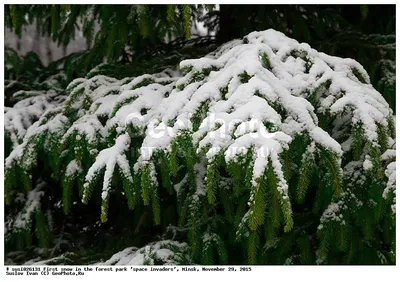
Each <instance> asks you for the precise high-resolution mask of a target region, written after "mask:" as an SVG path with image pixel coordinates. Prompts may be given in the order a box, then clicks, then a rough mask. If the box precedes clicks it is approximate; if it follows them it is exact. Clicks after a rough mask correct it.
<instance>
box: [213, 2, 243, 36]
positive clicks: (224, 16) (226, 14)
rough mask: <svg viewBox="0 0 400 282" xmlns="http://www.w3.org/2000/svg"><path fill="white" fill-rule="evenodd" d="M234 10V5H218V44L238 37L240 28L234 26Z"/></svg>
mask: <svg viewBox="0 0 400 282" xmlns="http://www.w3.org/2000/svg"><path fill="white" fill-rule="evenodd" d="M234 10H235V5H220V6H219V30H218V33H217V42H218V44H221V43H224V42H227V41H229V40H231V39H234V38H238V37H239V34H240V30H238V28H237V26H236V19H235V17H234Z"/></svg>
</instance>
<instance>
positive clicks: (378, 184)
mask: <svg viewBox="0 0 400 282" xmlns="http://www.w3.org/2000/svg"><path fill="white" fill-rule="evenodd" d="M180 68H181V70H182V71H183V73H184V75H180V74H179V73H178V72H173V71H171V70H166V71H164V72H162V73H158V74H153V75H149V74H145V75H142V76H139V77H135V78H124V79H122V80H117V79H114V78H109V77H105V76H102V75H97V76H94V77H91V78H79V79H76V80H74V81H73V82H71V84H70V85H69V86H68V87H67V92H68V93H70V94H69V97H68V99H67V101H66V102H65V103H63V104H62V105H60V106H59V107H57V108H55V109H52V110H50V111H48V112H47V113H46V114H44V115H43V116H42V117H41V118H40V119H39V121H37V122H36V123H35V124H33V125H32V126H30V127H29V128H28V130H27V133H26V134H25V136H24V138H23V141H22V143H21V144H20V145H18V146H17V147H15V149H14V151H13V152H12V153H11V154H10V156H9V157H8V158H7V159H6V180H5V182H6V187H7V189H6V195H7V197H8V199H9V200H8V201H7V203H8V204H11V203H12V198H13V197H14V196H15V193H16V191H18V190H19V184H18V183H13V180H12V176H11V175H12V172H13V171H15V170H16V169H20V168H23V169H25V170H26V171H29V170H30V169H32V168H33V167H35V165H37V159H38V158H39V156H38V154H42V156H40V158H41V159H43V158H48V159H54V160H55V161H53V162H54V164H52V165H51V169H52V171H53V172H54V173H55V177H58V178H61V177H63V179H64V183H66V185H64V189H65V190H66V191H65V192H64V197H70V195H71V194H72V193H74V192H73V191H72V190H71V191H70V190H69V189H73V187H74V185H71V183H72V182H73V181H77V182H78V183H80V184H78V185H81V187H80V188H79V191H80V196H81V197H82V201H83V202H84V203H87V202H88V201H89V200H90V196H91V195H92V193H94V192H95V191H97V190H98V189H95V187H96V185H97V184H96V183H97V180H99V179H103V184H102V185H100V186H102V189H101V198H102V206H101V219H102V221H103V222H104V221H106V220H107V211H108V210H109V201H108V200H109V195H110V194H112V193H117V192H118V189H121V188H119V187H123V188H122V191H119V192H123V193H124V194H125V196H126V198H127V200H128V205H129V207H130V208H134V207H135V205H136V204H143V205H145V206H147V205H150V206H151V207H152V209H153V217H154V222H155V224H160V222H161V221H162V220H163V218H162V217H161V215H160V213H161V211H162V208H163V204H162V199H161V198H160V195H161V192H162V191H161V189H164V188H165V189H167V190H168V192H169V195H171V193H172V194H174V193H173V192H174V190H175V192H176V195H172V196H170V197H176V198H177V199H178V201H179V203H180V204H181V205H182V209H181V213H180V217H181V219H180V222H181V224H182V225H187V227H188V230H189V231H188V241H189V245H190V246H191V250H192V252H193V257H194V258H199V257H200V254H201V249H200V248H199V246H201V245H203V246H208V245H207V244H209V243H207V242H209V241H210V240H211V239H210V237H207V236H206V235H205V234H206V233H205V232H211V233H210V234H214V233H215V232H217V231H216V230H218V228H217V226H218V224H221V222H224V220H225V221H226V220H227V221H228V222H229V224H230V225H229V226H230V227H229V228H230V229H229V230H231V231H232V234H235V235H234V237H236V240H247V241H248V250H247V252H248V259H249V262H251V263H257V262H260V259H259V258H258V257H257V254H259V253H261V252H259V250H260V248H261V247H262V246H261V243H260V241H261V238H264V239H268V242H272V241H273V238H275V237H280V236H281V235H279V234H280V233H281V227H283V231H284V232H285V233H288V234H303V233H301V232H304V230H303V229H302V227H301V226H296V224H297V223H296V214H295V211H294V210H293V206H294V205H297V204H298V203H303V202H304V201H306V202H310V197H315V198H314V199H313V200H311V202H313V210H314V212H315V213H316V214H317V215H320V216H321V217H320V221H321V225H320V227H319V228H318V238H319V240H320V242H321V246H320V248H319V250H318V254H319V255H318V260H319V262H322V261H324V260H325V258H326V257H327V256H328V255H329V248H330V246H331V243H332V241H333V240H332V238H333V237H334V236H332V234H331V230H332V228H333V227H332V226H334V224H335V222H337V223H338V224H339V225H340V226H342V225H343V224H342V222H346V220H353V221H355V222H356V224H357V226H359V227H360V228H361V230H363V234H364V237H365V240H367V241H368V240H370V239H371V232H375V231H371V230H372V228H373V223H375V224H376V223H377V222H379V220H380V219H381V217H382V213H383V209H384V208H385V207H383V206H382V208H381V206H380V205H385V204H386V201H385V199H384V198H388V196H387V195H389V194H391V195H392V194H393V193H395V192H393V191H394V183H395V177H394V173H393V171H394V168H393V167H394V166H395V165H393V164H389V165H388V166H387V168H386V170H385V169H384V165H385V164H384V162H383V160H382V154H383V153H385V151H386V150H387V149H388V148H390V147H392V146H393V144H394V143H395V132H394V119H393V113H392V110H391V109H390V108H389V106H388V104H387V103H386V101H385V100H384V98H383V97H382V95H381V94H380V93H379V92H377V91H376V90H375V89H374V88H373V87H372V86H371V84H369V77H368V75H367V73H366V71H365V70H364V69H363V67H362V66H361V65H360V64H359V63H357V62H356V61H354V60H351V59H342V58H337V57H331V56H329V55H326V54H323V53H319V52H317V51H316V50H314V49H312V48H311V47H310V46H309V45H307V44H305V43H298V42H297V41H295V40H293V39H290V38H287V37H286V36H284V35H283V34H282V33H279V32H276V31H274V30H267V31H262V32H253V33H251V34H249V35H248V36H246V37H245V38H244V40H234V41H231V42H229V43H227V44H225V45H223V46H222V47H220V48H219V49H218V50H216V51H215V52H213V53H211V54H209V55H207V56H205V57H203V58H200V59H194V60H184V61H182V62H181V63H180ZM52 140H58V141H60V140H61V142H58V141H54V142H53V141H52ZM39 152H40V153H39ZM55 152H56V153H55ZM55 154H56V155H57V156H55ZM115 172H117V173H115ZM117 174H119V177H117V176H116V175H117ZM352 174H357V175H358V176H359V178H360V179H362V180H359V181H360V182H356V183H354V181H355V179H356V178H355V177H353V178H352V177H347V175H352ZM227 178H229V179H230V180H231V183H230V184H229V185H228V188H226V187H227V185H224V184H223V183H226V181H225V180H226V179H227ZM364 178H365V179H364ZM118 179H119V180H118ZM313 179H314V180H315V179H316V181H313ZM357 179H358V178H357ZM114 181H122V182H118V183H122V185H113V183H114ZM382 185H383V186H386V189H385V191H383V188H382V187H383V186H382ZM172 188H175V189H172ZM310 190H311V191H310ZM365 190H367V192H366V191H365ZM293 192H294V193H293ZM293 194H294V195H293ZM314 195H315V196H314ZM392 198H393V197H392ZM355 199H356V200H357V203H358V202H360V203H361V205H362V206H363V207H365V208H359V205H352V204H350V205H347V204H345V203H346V201H354V200H355ZM361 199H362V200H361ZM365 199H367V200H365ZM371 201H373V202H374V203H372V202H371ZM69 203H70V201H69V200H68V199H64V205H70V204H69ZM345 206H346V208H344V209H345V210H349V212H348V215H346V216H344V215H342V217H344V219H343V220H342V217H341V216H340V215H336V212H339V211H341V210H343V208H342V207H345ZM392 206H393V204H392ZM221 207H223V209H222V210H223V215H224V216H225V217H226V218H227V219H221V212H220V210H221V209H220V208H221ZM110 208H112V207H110ZM392 208H393V207H392ZM393 209H394V208H393ZM64 211H65V212H68V211H69V207H68V208H65V209H64ZM217 211H219V212H217ZM370 212H374V213H377V215H376V219H375V222H369V221H368V220H369V217H368V215H369V214H370ZM359 213H361V216H359ZM363 215H365V216H363ZM210 226H214V227H212V229H213V230H212V231H210V230H209V228H210ZM329 226H330V227H329ZM344 226H345V228H344V229H346V228H349V227H348V226H347V225H346V224H344ZM325 227H329V228H325ZM331 227H332V228H331ZM264 229H266V231H265V234H266V235H261V233H263V232H262V231H261V230H264ZM389 229H390V228H389ZM315 232H316V230H315ZM343 232H344V233H343V234H344V235H343V242H341V243H340V248H339V250H340V251H342V252H345V253H346V255H348V257H347V259H348V261H349V262H351V259H352V258H353V255H352V253H351V252H352V251H354V249H351V248H349V245H350V244H353V243H354V244H355V241H354V240H353V239H351V240H352V241H350V239H349V240H347V239H345V237H346V236H347V235H348V234H349V233H351V231H348V230H347V231H346V230H344V231H343ZM346 232H347V233H346ZM346 234H347V235H346ZM352 234H353V235H352V236H354V233H352ZM282 236H283V235H282ZM295 236H297V235H295ZM302 236H303V235H302ZM310 236H313V235H310ZM213 238H214V237H213ZM215 238H217V237H215ZM282 238H286V237H282ZM282 238H280V239H282ZM346 238H347V237H346ZM352 238H353V237H352ZM354 238H355V237H354ZM264 239H263V240H264ZM213 240H214V239H213ZM213 240H211V241H212V242H214V243H215V244H220V242H219V241H218V240H217V239H215V240H214V241H213ZM301 240H303V241H304V236H303V237H301ZM211 241H210V242H211ZM205 242H206V243H205ZM345 242H347V243H345ZM214 243H213V244H214ZM357 244H361V243H360V242H358V243H357ZM221 248H222V247H221ZM211 253H212V252H211ZM202 260H203V261H213V260H212V259H211V258H210V257H208V258H203V259H202ZM221 260H223V261H225V258H224V256H223V255H222V256H221Z"/></svg>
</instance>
